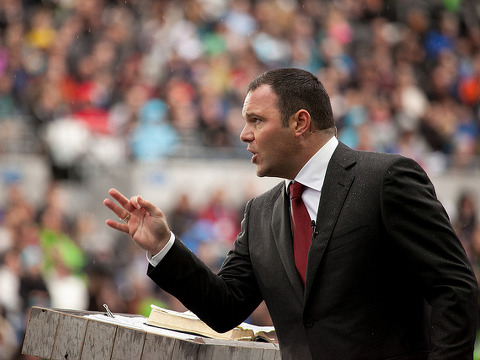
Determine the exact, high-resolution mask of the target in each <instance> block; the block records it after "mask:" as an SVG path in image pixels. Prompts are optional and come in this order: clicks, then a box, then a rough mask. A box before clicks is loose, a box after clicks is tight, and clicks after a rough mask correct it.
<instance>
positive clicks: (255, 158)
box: [247, 149, 258, 164]
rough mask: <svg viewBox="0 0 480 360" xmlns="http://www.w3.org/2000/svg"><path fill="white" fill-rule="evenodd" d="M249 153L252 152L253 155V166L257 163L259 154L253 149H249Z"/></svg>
mask: <svg viewBox="0 0 480 360" xmlns="http://www.w3.org/2000/svg"><path fill="white" fill-rule="evenodd" d="M247 150H248V151H250V152H251V153H252V154H253V155H252V159H251V162H252V164H255V162H256V161H257V157H258V155H257V153H256V152H255V151H253V150H252V149H247Z"/></svg>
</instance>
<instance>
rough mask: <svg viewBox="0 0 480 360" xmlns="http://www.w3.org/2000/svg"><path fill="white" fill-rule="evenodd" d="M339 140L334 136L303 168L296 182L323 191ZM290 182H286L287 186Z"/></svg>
mask: <svg viewBox="0 0 480 360" xmlns="http://www.w3.org/2000/svg"><path fill="white" fill-rule="evenodd" d="M337 145H338V140H337V138H336V137H335V136H332V138H331V139H330V140H328V141H327V143H326V144H325V145H323V146H322V147H321V148H320V149H319V150H318V151H317V152H316V153H315V155H313V156H312V157H311V158H310V160H308V161H307V163H306V164H305V165H304V166H303V168H302V169H301V170H300V171H299V172H298V174H297V176H296V177H295V181H298V182H300V183H302V184H303V185H305V186H307V187H309V188H311V189H314V190H317V191H321V190H322V186H323V182H324V180H325V174H326V173H327V166H328V163H329V162H330V159H331V158H332V155H333V152H334V151H335V149H336V148H337ZM290 182H291V181H290V180H285V185H286V186H287V192H288V185H289V184H290Z"/></svg>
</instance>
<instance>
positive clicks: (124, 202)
mask: <svg viewBox="0 0 480 360" xmlns="http://www.w3.org/2000/svg"><path fill="white" fill-rule="evenodd" d="M108 194H109V195H110V196H111V197H112V198H114V199H115V200H116V201H117V202H118V203H119V204H120V205H121V206H122V207H123V208H124V209H125V210H127V212H132V211H133V210H134V206H133V205H132V204H131V203H130V200H129V199H127V198H126V197H125V196H124V195H123V194H122V193H121V192H120V191H118V190H117V189H110V190H108ZM109 208H110V207H109ZM110 209H111V208H110ZM111 210H113V209H111ZM113 211H114V210H113ZM114 212H115V214H117V215H118V216H119V217H121V218H122V219H123V218H124V217H125V216H127V214H126V213H125V214H124V216H120V215H121V214H120V215H119V214H118V213H117V212H116V211H114Z"/></svg>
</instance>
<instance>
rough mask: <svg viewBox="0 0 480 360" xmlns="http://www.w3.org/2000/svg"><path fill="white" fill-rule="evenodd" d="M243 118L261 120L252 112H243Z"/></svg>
mask: <svg viewBox="0 0 480 360" xmlns="http://www.w3.org/2000/svg"><path fill="white" fill-rule="evenodd" d="M244 117H246V118H252V117H256V118H261V116H260V115H258V114H256V113H254V112H245V113H244Z"/></svg>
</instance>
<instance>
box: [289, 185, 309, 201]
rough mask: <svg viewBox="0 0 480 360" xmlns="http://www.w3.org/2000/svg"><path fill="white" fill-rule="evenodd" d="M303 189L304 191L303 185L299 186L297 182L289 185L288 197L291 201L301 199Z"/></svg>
mask: <svg viewBox="0 0 480 360" xmlns="http://www.w3.org/2000/svg"><path fill="white" fill-rule="evenodd" d="M304 189H305V186H304V185H303V184H300V183H299V182H297V181H295V182H293V183H291V184H290V197H291V198H292V199H296V198H300V197H302V193H303V190H304Z"/></svg>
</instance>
